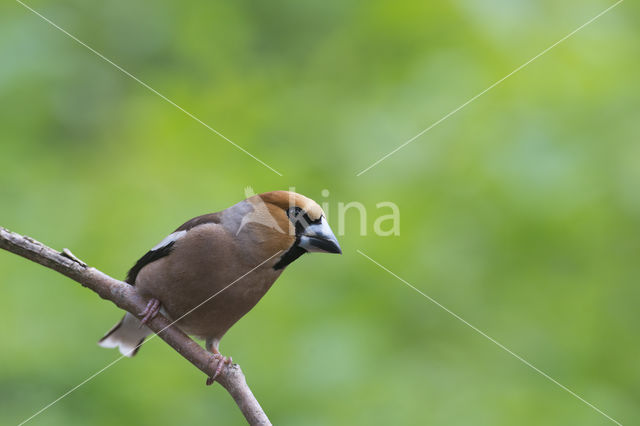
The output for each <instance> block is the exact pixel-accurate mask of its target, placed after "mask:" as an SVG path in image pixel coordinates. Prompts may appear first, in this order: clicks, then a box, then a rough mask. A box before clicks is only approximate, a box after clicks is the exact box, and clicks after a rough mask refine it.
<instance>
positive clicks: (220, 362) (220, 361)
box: [207, 354, 233, 386]
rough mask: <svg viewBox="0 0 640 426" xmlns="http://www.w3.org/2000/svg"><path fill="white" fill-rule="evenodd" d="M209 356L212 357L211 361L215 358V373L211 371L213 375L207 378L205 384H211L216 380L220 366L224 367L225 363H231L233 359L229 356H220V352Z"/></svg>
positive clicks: (220, 369)
mask: <svg viewBox="0 0 640 426" xmlns="http://www.w3.org/2000/svg"><path fill="white" fill-rule="evenodd" d="M211 358H212V361H214V360H215V362H216V371H215V373H213V376H211V377H209V378H207V386H210V385H211V384H213V382H215V381H216V377H218V375H219V374H220V372H221V371H222V367H224V366H225V365H231V364H233V359H232V358H231V357H230V356H222V355H220V354H212V355H211Z"/></svg>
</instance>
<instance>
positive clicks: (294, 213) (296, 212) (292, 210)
mask: <svg viewBox="0 0 640 426" xmlns="http://www.w3.org/2000/svg"><path fill="white" fill-rule="evenodd" d="M300 213H302V209H301V208H300V207H289V209H287V217H288V218H289V220H291V221H294V220H295V219H297V218H298V217H299V216H300Z"/></svg>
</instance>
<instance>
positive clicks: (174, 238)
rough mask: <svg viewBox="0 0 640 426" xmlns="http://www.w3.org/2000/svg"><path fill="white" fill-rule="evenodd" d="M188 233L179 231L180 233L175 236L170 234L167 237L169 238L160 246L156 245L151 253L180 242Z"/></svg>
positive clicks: (175, 233) (161, 242)
mask: <svg viewBox="0 0 640 426" xmlns="http://www.w3.org/2000/svg"><path fill="white" fill-rule="evenodd" d="M186 233H187V231H178V232H174V233H173V234H169V235H167V237H166V238H165V239H164V240H162V241H160V242H159V243H158V244H156V245H155V246H154V247H153V248H152V249H151V251H155V250H160V249H161V248H162V247H165V246H167V245H169V244H171V243H173V242H174V241H177V240H179V239H180V238H182V237H183V236H184V234H186Z"/></svg>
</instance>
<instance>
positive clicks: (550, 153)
mask: <svg viewBox="0 0 640 426" xmlns="http://www.w3.org/2000/svg"><path fill="white" fill-rule="evenodd" d="M29 4H30V5H31V6H33V7H34V8H35V9H37V10H39V11H40V12H41V13H43V14H44V15H45V16H47V17H49V18H50V19H52V20H53V21H54V22H56V23H58V24H59V25H61V26H62V27H63V28H65V29H67V30H68V31H70V32H71V33H73V34H74V35H76V36H77V37H78V38H80V39H81V40H83V41H84V42H86V43H88V44H89V45H90V46H92V47H94V48H95V49H97V50H98V51H100V52H102V53H104V54H105V55H106V56H108V57H109V58H111V59H112V60H113V61H115V62H116V63H117V64H119V65H121V66H123V67H124V68H125V69H127V70H128V71H130V72H131V73H132V74H134V75H136V76H137V77H139V78H140V79H142V80H143V81H145V82H146V83H148V84H149V85H151V86H152V87H154V88H156V89H157V90H159V91H160V92H161V93H163V94H164V95H166V96H167V97H169V98H170V99H172V100H174V101H175V102H176V103H178V104H179V105H181V106H183V107H184V108H186V109H187V110H189V111H190V112H192V113H194V114H195V115H197V116H198V117H199V118H201V119H202V120H203V121H205V122H207V123H208V124H210V125H211V126H213V127H214V128H216V129H217V130H219V131H220V132H222V133H223V134H225V135H227V136H228V137H230V138H231V139H232V140H234V141H235V142H237V143H238V144H240V145H241V146H243V147H244V148H246V149H247V150H249V151H250V152H251V153H253V154H255V155H256V156H258V157H259V158H261V159H262V160H264V161H266V162H267V163H268V164H270V165H272V166H273V167H274V168H276V169H278V170H279V171H280V172H282V173H283V175H284V176H283V177H279V176H277V175H276V174H274V173H273V172H271V171H269V170H268V169H267V168H265V167H263V166H261V165H260V164H258V163H257V162H255V161H254V160H253V159H251V158H250V157H248V156H246V155H245V154H243V153H241V152H240V151H238V150H237V149H236V148H234V147H233V146H231V145H230V144H229V143H227V142H225V141H224V140H222V139H221V138H219V137H217V136H216V135H214V134H213V133H211V132H210V131H209V130H207V129H206V128H204V127H203V126H201V125H200V124H198V123H197V122H195V121H194V120H192V119H191V118H189V117H187V116H186V115H184V114H183V113H182V112H180V111H179V110H177V109H175V108H174V107H172V106H171V105H169V104H167V103H166V102H164V101H163V100H161V99H160V98H158V97H157V96H156V95H154V94H152V93H150V92H149V91H148V90H146V89H145V88H143V87H142V86H140V85H139V84H138V83H136V82H135V81H133V80H131V79H130V78H128V77H126V76H125V75H123V74H122V73H120V72H119V71H118V70H116V69H115V68H114V67H112V66H111V65H109V64H107V63H106V62H104V61H102V60H101V59H100V58H98V57H97V56H95V55H94V54H92V53H90V52H89V51H87V50H86V49H85V48H83V47H81V46H80V45H78V44H77V43H76V42H74V41H73V40H71V39H70V38H68V37H66V36H65V35H64V34H62V33H61V32H59V31H57V30H55V29H54V28H52V27H51V26H49V25H48V24H46V23H45V22H44V21H42V20H41V19H40V18H38V17H37V16H35V15H34V14H32V13H31V12H29V11H27V10H26V9H25V8H23V7H22V6H20V5H19V4H18V3H15V2H11V1H8V2H4V3H3V4H2V5H0V58H1V59H0V109H1V113H0V129H1V144H2V145H1V148H2V151H1V152H2V162H1V164H2V167H1V168H0V203H1V204H0V224H1V225H3V226H6V227H8V228H10V229H12V230H15V231H17V232H22V233H27V234H29V235H32V236H33V237H35V238H37V239H40V240H41V241H43V242H45V243H47V244H49V245H52V246H53V247H59V248H62V247H69V248H71V249H72V250H73V252H74V253H75V254H77V255H78V256H79V257H81V258H82V259H84V260H85V261H87V262H89V263H90V264H91V265H94V266H96V267H98V268H100V269H102V270H104V271H105V272H107V273H109V274H111V275H113V276H116V277H124V274H125V272H126V270H127V269H128V268H129V267H130V266H131V265H132V264H133V262H134V261H135V260H136V258H137V257H138V256H140V255H141V254H143V253H144V252H145V251H146V250H147V249H148V248H149V247H151V246H153V245H154V244H156V243H157V242H158V241H159V240H160V239H161V238H162V237H163V236H164V235H166V234H167V233H168V232H169V231H171V230H172V229H174V228H175V227H176V226H177V225H179V224H180V223H182V222H183V221H184V220H186V219H188V218H190V217H192V216H195V215H198V214H202V213H205V212H210V211H216V210H220V209H223V208H225V207H227V206H229V205H231V204H233V203H235V202H237V201H239V200H240V199H242V198H243V189H244V187H245V186H248V185H251V186H253V187H254V189H255V190H256V191H258V192H262V191H269V190H274V189H286V188H288V187H290V186H295V187H296V188H297V190H298V191H299V192H302V193H304V194H306V195H308V196H311V197H312V198H315V199H317V200H319V201H323V200H325V199H323V198H322V197H321V195H320V194H321V190H322V189H329V190H330V196H329V197H328V198H326V200H328V201H329V202H330V204H331V206H332V208H334V209H335V206H337V203H338V202H340V201H342V202H348V201H354V200H355V201H360V202H362V203H364V204H365V205H366V206H367V207H368V208H369V214H370V217H369V230H371V228H372V223H373V219H374V218H375V217H376V209H375V204H376V203H377V202H380V201H385V200H389V201H393V202H395V203H397V204H398V205H399V207H400V209H401V211H402V216H401V235H400V236H399V237H386V238H381V237H376V236H375V235H371V234H370V235H368V236H366V237H364V236H359V235H358V232H357V231H358V229H359V224H358V221H357V217H356V215H355V214H354V215H351V216H349V222H348V224H347V234H346V235H345V236H344V237H342V238H341V242H342V245H343V249H344V251H345V254H344V255H343V256H342V257H338V256H320V255H316V256H307V257H305V258H303V259H302V260H301V261H299V262H297V263H296V264H294V265H293V266H292V267H291V268H290V269H289V270H287V271H286V273H285V274H284V275H283V276H282V277H281V279H280V280H279V281H278V282H277V284H276V285H275V286H274V288H273V289H272V290H271V291H270V293H269V294H268V295H267V296H266V297H265V299H264V300H263V301H262V302H261V303H260V304H259V305H258V306H257V307H256V308H255V309H254V310H253V311H252V312H251V313H250V314H249V315H248V316H247V317H246V318H244V319H243V320H241V321H240V322H239V323H238V324H237V325H236V326H235V327H234V328H233V329H232V331H231V332H230V333H229V334H228V335H227V336H226V337H225V339H224V340H223V342H222V345H221V349H222V351H223V353H225V354H229V355H232V356H233V357H234V359H235V360H236V361H238V362H240V363H241V365H242V367H243V369H244V370H245V372H246V374H247V376H248V379H249V382H250V384H251V385H252V388H253V390H254V392H255V393H256V395H257V396H258V399H259V400H260V401H261V403H262V404H263V406H264V407H265V408H266V410H267V412H268V413H269V414H270V416H271V417H272V420H273V421H274V423H275V424H279V425H302V424H304V425H325V424H344V425H347V424H349V425H350V424H363V425H364V424H367V425H370V424H380V425H382V424H407V425H412V424H443V425H445V424H446V425H469V424H473V425H513V424H519V425H525V424H530V425H539V424H545V425H566V424H580V425H601V424H607V420H606V419H605V418H604V417H602V416H600V415H599V414H598V413H596V412H595V411H593V410H592V409H590V408H589V407H587V406H586V405H584V404H583V403H581V402H580V401H578V400H577V399H575V398H574V397H572V396H571V395H569V394H568V393H566V392H564V391H562V390H561V389H560V388H558V387H557V386H555V385H554V384H552V383H550V382H549V381H547V380H546V379H544V378H543V377H541V376H540V375H539V374H537V373H535V372H534V371H532V370H531V369H529V368H528V367H526V366H525V365H523V364H522V363H520V362H519V361H517V360H516V359H514V358H513V357H511V356H510V355H508V354H507V353H505V352H503V351H502V350H501V349H500V348H498V347H497V346H495V345H493V344H492V343H490V342H489V341H487V340H486V339H484V338H483V337H481V336H479V335H478V334H476V333H475V332H474V331H472V330H471V329H469V328H468V327H466V326H465V325H463V324H462V323H460V322H458V321H457V320H456V319H454V318H453V317H451V316H450V315H449V314H447V313H446V312H444V311H443V310H441V309H440V308H438V307H437V306H435V305H433V304H431V303H430V302H429V301H428V300H427V299H425V298H423V297H421V296H420V295H418V294H417V293H415V292H413V291H412V290H410V289H409V288H407V287H406V286H405V285H404V284H402V283H401V282H400V281H398V280H396V279H395V278H393V277H391V276H390V275H388V274H386V273H385V272H384V271H382V270H381V269H379V268H378V267H377V266H375V265H373V264H372V263H370V262H369V261H367V260H366V259H364V258H363V257H361V256H360V255H358V254H357V253H356V251H355V250H356V249H361V250H363V251H364V252H366V253H367V254H368V255H370V256H372V257H373V258H374V259H376V260H378V261H380V262H381V263H382V264H384V265H385V266H387V267H388V268H390V269H391V270H393V271H394V272H396V273H397V274H399V275H400V276H402V277H403V278H404V279H406V280H408V281H409V282H411V283H412V284H414V285H415V286H417V287H419V288H420V289H421V290H423V291H424V292H426V293H427V294H429V295H430V296H432V297H434V298H435V299H436V300H438V301H439V302H441V303H442V304H444V305H445V306H447V307H448V308H450V309H452V310H453V311H454V312H456V313H458V314H460V315H461V316H462V317H464V318H465V319H467V320H468V321H469V322H471V323H472V324H474V325H476V326H477V327H479V328H480V329H482V330H484V331H486V332H487V333H488V334H489V335H491V336H493V337H495V338H496V339H497V340H499V341H500V342H502V343H504V344H505V345H506V346H508V347H509V348H511V349H512V350H514V351H515V352H517V353H519V354H521V355H522V356H524V357H525V358H526V359H528V360H529V361H531V362H532V363H533V364H535V365H536V366H538V367H539V368H540V369H542V370H543V371H545V372H547V373H548V374H550V375H551V376H553V377H554V378H556V379H557V380H558V381H559V382H561V383H563V384H565V385H567V386H568V387H569V388H571V389H573V390H574V391H575V392H577V393H578V394H580V395H582V396H583V397H584V398H585V399H587V400H588V401H591V402H592V403H594V404H595V405H596V406H598V407H599V408H601V409H602V410H604V411H605V412H607V413H608V414H610V415H611V416H613V417H614V418H616V419H617V420H619V421H621V422H622V423H625V424H626V423H633V422H634V421H637V419H638V418H639V417H640V404H639V403H640V380H639V378H640V364H639V363H638V355H639V352H640V343H639V340H638V324H639V322H640V312H639V310H638V301H639V299H640V287H639V286H638V276H639V275H640V267H639V265H640V263H639V262H638V255H639V252H640V239H639V238H638V229H639V226H640V220H639V218H640V191H639V190H638V185H639V183H640V143H639V142H640V140H639V137H638V135H639V134H640V120H638V113H639V107H640V101H639V95H640V90H639V89H640V84H639V79H638V67H639V66H640V59H639V58H640V56H639V55H640V44H639V43H638V40H639V39H640V29H639V28H640V27H638V25H637V22H638V19H639V18H640V13H639V12H640V9H639V8H638V5H637V4H635V3H634V2H631V1H628V2H624V3H622V4H621V5H620V6H619V7H618V8H616V9H614V10H613V11H612V12H610V13H609V14H607V15H605V16H604V17H602V18H601V19H600V20H598V21H596V22H595V23H593V24H592V25H590V26H589V27H587V28H585V29H584V30H582V31H581V32H579V33H578V34H576V35H575V36H574V37H573V38H571V39H569V40H568V41H566V42H565V43H563V44H561V45H559V46H558V47H556V48H555V49H553V50H552V51H550V52H549V53H547V54H546V55H545V56H543V57H542V58H540V59H539V60H537V61H536V62H534V63H533V64H531V65H530V66H528V67H527V68H525V69H524V70H522V71H521V72H519V73H518V74H516V75H514V76H513V77H511V78H510V79H508V80H507V81H505V82H504V83H503V84H501V85H500V86H498V87H497V88H495V89H494V90H492V91H491V92H489V93H488V94H486V95H485V96H483V97H481V98H480V99H478V100H477V101H476V102H474V103H473V104H471V105H470V106H468V107H467V108H466V109H464V110H463V111H461V112H459V113H458V114H456V115H454V116H453V117H451V118H450V119H448V120H447V121H445V122H443V123H442V124H441V125H439V126H438V127H436V128H434V129H433V130H432V131H430V132H429V133H427V134H426V135H424V136H423V137H421V138H420V139H418V140H416V141H415V142H414V143H412V144H411V145H409V146H408V147H406V148H405V149H403V150H402V151H400V152H399V153H397V154H396V155H394V156H393V157H391V158H389V159H388V160H387V161H385V162H383V163H381V164H380V165H379V166H378V167H376V168H374V169H372V170H370V171H369V172H368V173H366V174H364V175H362V176H360V177H356V176H355V174H356V172H358V171H360V170H362V169H363V168H365V167H366V166H368V165H369V164H371V163H372V162H373V161H375V160H377V159H378V158H379V157H381V156H382V155H384V154H386V153H387V152H389V151H390V150H391V149H393V148H395V147H396V146H397V145H399V144H400V143H402V142H404V141H405V140H407V139H409V138H410V137H411V136H413V135H414V134H416V133H418V132H419V131H420V130H422V129H424V128H425V127H427V126H428V125H429V124H431V123H433V122H434V121H436V120H437V119H439V118H440V117H442V116H443V115H444V114H446V113H447V112H449V111H451V110H452V109H454V108H455V107H457V106H458V105H460V104H461V103H463V102H464V101H466V100H467V99H469V98H470V97H471V96H473V95H475V94H476V93H478V92H480V91H481V90H482V89H484V88H485V87H487V86H488V85H490V84H491V83H493V82H494V81H496V80H498V79H499V78H501V77H503V76H504V75H505V74H507V73H508V72H510V71H511V70H513V69H514V68H516V67H517V66H519V65H520V64H522V63H523V62H525V61H526V60H528V59H529V58H531V57H532V56H534V55H535V54H537V53H539V52H540V51H541V50H542V49H544V48H545V47H547V46H549V45H550V44H551V43H553V42H555V41H556V40H558V39H560V38H561V37H563V36H564V35H566V34H567V33H568V32H570V31H571V30H573V29H574V28H576V27H578V26H579V25H581V24H582V23H584V22H585V21H587V20H588V19H589V18H591V17H592V16H594V15H595V14H597V13H598V12H600V11H601V10H603V9H604V8H605V7H607V6H608V5H610V4H612V3H611V2H608V1H602V0H597V1H596V0H587V1H577V0H571V1H567V2H554V1H550V0H545V1H539V2H534V1H524V0H520V1H507V0H491V1H480V0H457V1H452V2H423V1H413V2H412V1H401V2H385V1H370V2H356V1H333V0H330V1H323V2H320V1H316V2H299V1H291V0H277V1H271V2H250V1H246V0H245V1H239V2H223V1H194V2H177V1H166V0H164V1H160V2H152V1H148V0H136V1H123V0H115V1H109V2H96V1H84V2H83V1H79V0H61V1H56V2H50V1H42V0H34V1H31V2H29ZM330 220H331V219H330ZM0 285H1V291H2V297H0V312H2V321H0V338H1V340H2V344H1V347H2V350H0V423H1V424H17V423H19V422H20V421H22V420H23V419H25V418H26V417H28V416H30V415H31V414H32V413H34V412H35V411H37V410H38V409H40V408H41V407H42V406H44V405H45V404H47V403H48V402H50V401H52V400H54V399H55V398H57V397H58V396H59V395H60V394H62V393H63V392H65V391H66V390H68V389H69V388H71V387H72V386H74V385H76V384H77V383H79V382H80V381H82V380H83V379H85V378H86V377H88V376H89V375H91V374H93V373H94V372H96V371H97V370H99V369H100V368H102V367H104V366H105V365H106V364H107V363H109V362H111V361H112V360H114V359H115V358H116V357H117V356H118V355H117V353H116V352H115V351H108V350H104V349H102V348H99V347H98V346H97V345H96V344H95V341H96V340H97V339H98V338H99V337H100V336H101V335H102V333H103V332H104V331H106V330H107V329H108V328H109V327H110V326H111V325H112V324H113V323H114V322H116V321H117V319H118V318H119V316H120V312H119V311H118V310H117V309H116V308H114V306H112V305H111V304H109V303H105V302H103V301H101V300H100V299H98V298H97V297H96V296H95V295H94V294H93V293H91V292H89V291H87V290H85V289H83V288H81V287H80V286H78V285H76V284H74V283H72V282H70V281H69V280H68V279H66V278H63V277H62V276H59V275H57V274H55V273H53V272H51V271H49V270H45V269H44V268H41V267H38V266H36V265H34V264H30V263H28V262H26V261H24V260H21V259H19V258H18V257H16V256H14V255H10V254H7V253H0ZM204 380H205V378H204V377H203V376H202V374H201V373H199V372H198V371H197V370H196V369H194V368H193V367H192V366H191V365H189V364H188V363H187V362H185V361H184V360H182V359H181V358H180V357H179V356H177V355H176V354H175V353H174V352H173V351H172V350H171V349H170V348H168V347H167V346H166V345H164V344H163V343H162V342H160V341H159V340H153V341H151V342H150V343H149V344H148V345H146V346H145V347H143V348H142V349H141V351H140V354H139V356H137V357H136V358H134V359H126V360H123V361H121V362H119V363H117V364H116V365H115V366H113V367H112V368H110V369H108V370H107V371H106V372H104V373H103V374H100V375H99V376H98V377H97V378H95V379H94V380H92V381H90V382H89V383H87V384H86V385H84V386H83V387H82V388H80V389H79V390H78V391H76V392H74V393H73V394H71V395H70V396H69V397H67V398H65V399H64V400H62V401H61V402H60V403H58V404H56V405H55V406H53V407H52V408H50V409H49V410H47V411H46V412H45V413H43V414H42V415H40V416H39V417H37V418H35V419H34V420H32V421H31V423H30V424H33V425H56V424H60V425H63V424H64V425H85V424H95V425H112V424H117V422H119V423H122V424H137V425H158V424H178V423H179V424H207V423H212V422H213V423H215V424H242V421H243V420H242V418H241V415H240V414H239V412H238V410H237V408H236V407H235V405H234V404H233V402H232V401H231V399H230V398H229V397H228V395H226V393H225V392H224V391H223V390H222V389H221V388H219V387H213V388H211V389H205V388H204Z"/></svg>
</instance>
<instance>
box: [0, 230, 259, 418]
mask: <svg viewBox="0 0 640 426" xmlns="http://www.w3.org/2000/svg"><path fill="white" fill-rule="evenodd" d="M0 248H3V249H5V250H7V251H9V252H11V253H15V254H18V255H20V256H22V257H24V258H27V259H29V260H31V261H33V262H36V263H39V264H40V265H43V266H46V267H47V268H50V269H53V270H55V271H58V272H60V273H61V274H62V275H66V276H67V277H69V278H71V279H72V280H74V281H77V282H78V283H80V284H82V285H83V286H84V287H87V288H89V289H91V290H93V291H94V292H96V293H98V295H99V296H100V297H101V298H103V299H106V300H110V301H111V302H113V303H115V304H116V305H117V306H118V307H119V308H122V309H124V310H126V311H128V312H130V313H132V314H134V315H136V316H139V313H140V312H142V311H143V310H144V308H145V307H146V304H147V303H146V301H145V300H144V299H143V298H142V297H141V296H140V295H139V294H138V292H137V291H136V289H135V287H134V286H132V285H129V284H126V283H124V282H122V281H119V280H116V279H115V278H112V277H110V276H108V275H106V274H104V273H103V272H100V271H99V270H97V269H95V268H91V267H88V266H87V265H86V264H85V263H84V262H82V261H81V260H79V259H78V258H77V257H76V256H74V255H73V254H72V253H71V251H69V250H68V249H64V250H63V251H62V252H58V251H56V250H54V249H52V248H50V247H47V246H45V245H44V244H42V243H40V242H38V241H36V240H34V239H32V238H30V237H27V236H23V235H19V234H16V233H14V232H11V231H9V230H7V229H5V228H3V227H0ZM169 324H170V322H169V320H168V319H167V318H165V317H164V316H163V315H161V314H158V315H157V316H156V317H155V318H153V319H152V320H151V321H150V322H149V323H148V324H147V325H148V326H149V328H150V329H151V330H153V331H154V332H155V333H157V334H158V336H160V338H162V340H164V341H165V342H167V344H169V346H171V347H172V348H173V349H175V350H176V351H177V352H178V353H179V354H180V355H182V356H183V357H184V358H185V359H186V360H188V361H189V362H190V363H191V364H193V365H194V366H195V367H196V368H198V369H199V370H200V371H202V372H203V373H205V374H206V375H207V376H209V377H210V376H212V375H213V374H214V373H215V367H216V363H215V362H212V358H211V355H210V354H209V353H208V352H207V351H206V350H205V349H203V348H202V347H201V346H200V345H198V344H197V343H196V342H194V341H193V340H192V339H191V338H189V337H188V336H187V335H186V334H184V333H183V332H182V331H181V330H180V329H179V328H177V327H170V326H169ZM216 381H218V382H220V384H221V385H222V386H223V387H224V388H225V389H226V390H227V392H229V394H230V395H231V396H232V397H233V399H234V400H235V402H236V404H237V405H238V408H239V409H240V411H242V414H243V415H244V417H245V418H246V419H247V422H249V424H250V425H260V426H263V425H271V422H270V421H269V419H268V418H267V415H266V414H265V413H264V411H263V410H262V407H260V404H259V403H258V401H257V400H256V398H255V397H254V396H253V393H252V392H251V389H250V388H249V386H248V385H247V382H246V380H245V377H244V374H243V373H242V370H241V369H240V366H239V365H238V364H233V365H232V366H228V367H226V366H225V368H223V369H222V372H221V373H220V375H219V376H218V377H217V378H216Z"/></svg>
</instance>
